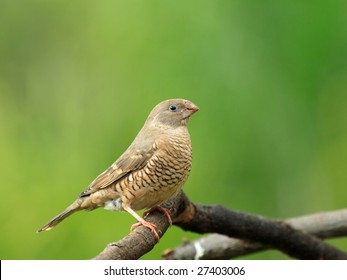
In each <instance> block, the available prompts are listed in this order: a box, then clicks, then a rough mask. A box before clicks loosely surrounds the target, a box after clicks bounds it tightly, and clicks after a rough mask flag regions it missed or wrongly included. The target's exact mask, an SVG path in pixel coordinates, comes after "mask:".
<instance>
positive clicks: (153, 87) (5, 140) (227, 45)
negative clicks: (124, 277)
mask: <svg viewBox="0 0 347 280" xmlns="http://www.w3.org/2000/svg"><path fill="white" fill-rule="evenodd" d="M346 14H347V2H346V1H343V0H332V1H314V2H312V1H299V0H296V1H276V0H266V1H242V0H238V1H231V0H230V1H228V0H225V1H217V0H215V1H209V0H206V1H202V0H199V1H166V0H156V1H152V0H149V1H137V0H131V1H125V0H124V1H114V0H109V1H91V0H88V1H45V0H41V1H40V0H37V1H34V0H27V1H10V0H1V2H0V157H1V161H0V165H1V166H0V176H1V181H2V183H1V201H2V202H1V204H0V209H1V230H0V258H1V259H88V258H92V257H93V256H95V255H96V254H97V253H99V252H100V251H101V250H102V249H103V248H104V247H105V246H106V244H108V243H109V242H111V241H115V240H118V239H120V238H122V237H123V236H124V235H126V234H127V233H128V232H129V228H130V226H131V224H132V223H134V219H133V218H132V217H131V216H130V215H129V214H126V213H112V212H110V211H105V210H100V209H98V210H95V211H93V212H89V213H86V212H80V213H77V214H74V215H73V216H71V217H70V218H69V219H67V220H66V221H64V222H63V223H62V224H61V225H59V226H58V227H57V228H56V229H54V230H52V231H50V232H47V233H41V234H36V233H35V231H36V230H37V229H38V227H40V226H42V225H43V224H44V223H46V222H47V221H48V220H49V219H50V218H52V217H53V216H54V215H56V214H58V212H59V211H61V210H63V209H64V208H65V207H66V206H67V205H68V204H69V203H70V202H72V200H73V199H75V197H76V196H77V195H78V194H79V193H80V192H81V191H82V190H83V189H84V188H85V187H86V186H87V185H88V184H89V183H90V182H91V181H92V180H93V179H94V178H95V177H96V176H97V175H98V174H99V173H101V172H102V171H103V170H105V169H106V168H107V167H108V166H109V165H110V164H111V163H112V162H113V161H114V160H115V159H116V158H117V157H118V156H119V155H120V154H121V153H122V152H123V151H124V150H125V149H126V148H127V146H128V145H129V144H130V143H131V141H132V140H133V138H134V137H135V135H136V133H137V132H138V131H139V129H140V128H141V127H142V125H143V123H144V121H145V118H146V117H147V115H148V113H149V111H150V110H151V109H152V107H153V106H154V105H156V104H157V103H158V102H160V101H162V100H164V99H168V98H174V97H183V98H186V99H190V100H192V101H193V102H194V103H196V104H197V105H198V106H199V107H200V111H199V113H197V114H196V115H194V117H193V118H192V119H191V121H190V123H189V129H190V132H191V136H192V141H193V149H194V160H193V169H192V173H191V176H190V178H189V181H188V183H187V184H186V185H185V191H186V193H187V194H188V196H189V197H190V199H191V200H192V201H194V202H199V203H206V204H222V205H224V206H226V207H229V208H233V209H238V210H241V211H246V212H250V213H256V214H259V215H265V216H269V217H273V218H286V217H291V216H296V215H303V214H309V213H314V212H318V211H326V210H333V209H338V208H343V207H346V200H347V199H346V197H347V189H346V184H347V172H346V170H347V109H346V108H347V92H346V88H347V17H346ZM185 237H188V238H190V239H192V238H197V237H199V235H197V234H192V233H187V232H183V231H182V230H180V229H178V228H176V227H172V228H171V229H170V230H169V231H168V232H167V234H166V235H165V236H164V237H163V239H162V240H161V241H160V243H159V244H158V245H157V246H156V247H155V248H154V250H153V251H152V252H150V253H149V254H148V255H146V256H145V257H144V258H145V259H159V258H160V254H161V253H162V252H163V251H164V250H165V249H167V248H172V247H175V246H177V245H179V244H180V243H181V242H182V239H183V238H185ZM333 244H335V245H337V246H338V247H339V248H341V249H343V250H347V240H346V238H345V239H343V238H342V239H339V240H335V241H333ZM247 258H250V259H264V258H265V259H276V258H278V259H283V258H286V257H285V256H284V255H282V254H280V253H278V252H274V251H271V252H266V253H259V254H254V255H251V256H248V257H247Z"/></svg>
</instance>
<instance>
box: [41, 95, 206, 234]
mask: <svg viewBox="0 0 347 280" xmlns="http://www.w3.org/2000/svg"><path fill="white" fill-rule="evenodd" d="M174 109H175V110H174ZM198 109H199V108H198V107H197V106H196V105H194V104H193V103H192V102H190V101H187V100H184V99H171V100H166V101H163V102H161V103H159V104H158V105H157V106H156V107H154V109H153V110H152V112H151V113H150V115H149V117H148V118H147V120H146V122H145V124H144V126H143V128H142V129H141V130H140V132H139V133H138V135H137V136H136V138H135V139H134V141H133V143H132V144H131V145H130V146H129V148H128V149H127V150H126V151H125V152H124V153H123V154H122V155H121V156H120V157H119V159H118V160H116V161H115V163H113V164H112V165H111V166H110V167H109V168H108V169H107V170H105V171H104V172H103V173H101V174H100V175H99V176H98V177H97V178H96V179H95V180H94V181H93V182H92V183H91V184H90V185H89V186H88V187H87V188H86V190H84V191H83V192H82V193H81V194H80V195H79V197H78V198H77V199H76V200H75V201H74V202H73V203H72V204H71V205H70V206H69V207H68V208H67V209H66V210H65V211H63V212H62V213H61V214H59V215H57V216H56V217H54V218H53V219H52V220H51V221H49V222H48V223H47V224H46V225H45V226H43V227H41V228H40V229H39V230H38V232H40V231H44V230H49V229H51V228H53V227H54V226H55V225H57V224H58V223H59V222H60V221H62V220H63V219H65V218H66V217H68V216H69V215H71V214H72V213H74V212H76V211H79V210H93V209H95V208H98V207H104V208H105V209H109V210H114V211H122V210H125V211H128V212H129V213H130V214H131V215H133V216H134V217H135V218H136V219H137V220H138V221H139V223H140V224H142V225H144V226H146V227H149V228H150V229H151V230H152V232H154V234H155V235H156V237H157V238H159V237H158V235H157V233H156V232H155V230H156V227H155V226H154V225H153V224H151V223H148V222H146V221H145V220H144V219H143V218H141V217H140V216H139V215H138V214H137V213H136V212H135V211H137V210H142V209H151V208H155V207H157V206H159V205H160V204H161V203H163V202H165V201H167V200H168V199H170V198H171V197H174V196H175V195H177V194H178V192H179V191H180V190H181V188H182V186H183V184H184V183H185V182H186V180H187V178H188V176H189V172H190V169H191V163H192V148H191V141H190V135H189V132H188V129H187V126H186V125H187V122H188V120H189V117H190V116H191V115H192V114H194V113H195V112H196V111H197V110H198Z"/></svg>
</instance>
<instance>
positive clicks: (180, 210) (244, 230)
mask: <svg viewBox="0 0 347 280" xmlns="http://www.w3.org/2000/svg"><path fill="white" fill-rule="evenodd" d="M163 206H164V207H166V208H168V209H170V211H171V214H172V218H173V221H174V223H175V224H176V225H178V226H180V227H181V228H182V229H184V230H189V231H193V232H197V233H212V232H214V233H221V234H224V235H228V236H230V237H237V238H242V239H248V240H252V241H256V242H260V243H262V244H264V245H265V246H269V247H272V248H276V249H278V250H281V251H282V252H284V253H286V254H287V255H289V256H291V257H294V258H299V259H347V254H345V253H343V252H341V251H340V250H338V249H336V248H334V247H332V246H330V245H328V244H326V243H324V242H323V241H321V240H319V239H318V238H316V237H314V236H311V235H309V234H306V233H304V232H302V231H299V230H295V229H293V228H292V227H291V226H290V225H289V224H287V223H285V222H282V221H274V220H271V219H267V218H263V217H259V216H254V215H250V214H245V213H241V212H237V211H232V210H228V209H225V208H223V207H221V206H218V205H212V206H210V205H199V204H193V203H191V202H190V201H189V200H188V198H187V197H186V196H185V194H184V193H183V192H181V193H180V194H179V195H178V196H177V197H175V198H174V199H172V200H170V202H168V203H166V204H165V205H163ZM146 220H148V221H150V222H151V223H154V224H156V225H157V226H158V228H159V229H160V231H161V232H162V233H164V232H165V231H166V230H167V228H168V226H169V224H168V221H167V220H166V217H164V216H162V215H161V213H158V212H153V213H151V214H150V215H148V217H147V218H146ZM162 233H160V235H162ZM155 243H156V240H155V239H154V237H153V235H152V234H151V232H150V231H149V230H148V229H147V228H144V227H138V228H137V229H136V231H134V232H131V233H130V234H129V235H128V236H127V237H125V238H123V239H122V240H120V241H118V242H116V243H111V244H109V245H108V246H107V247H106V248H105V250H104V251H103V252H102V253H101V254H99V255H98V256H96V257H95V259H137V258H139V257H140V256H142V255H143V254H145V253H146V252H148V251H150V250H151V249H152V248H153V246H154V245H155Z"/></svg>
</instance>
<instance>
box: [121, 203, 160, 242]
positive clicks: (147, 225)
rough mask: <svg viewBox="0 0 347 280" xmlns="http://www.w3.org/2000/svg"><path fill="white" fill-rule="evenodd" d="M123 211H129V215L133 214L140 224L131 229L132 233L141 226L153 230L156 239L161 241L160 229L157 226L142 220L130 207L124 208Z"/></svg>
mask: <svg viewBox="0 0 347 280" xmlns="http://www.w3.org/2000/svg"><path fill="white" fill-rule="evenodd" d="M123 209H124V210H125V211H127V212H128V213H129V214H131V215H132V216H133V217H134V218H135V219H136V220H137V221H138V223H136V224H133V225H132V226H131V228H130V230H131V231H133V230H135V229H136V228H137V227H139V226H141V225H142V226H145V227H147V228H149V229H150V230H151V232H152V233H153V235H154V237H155V238H156V239H157V240H158V241H159V239H160V237H159V234H158V232H157V231H158V228H157V226H156V225H155V224H152V223H150V222H147V221H145V220H144V219H143V218H141V217H140V216H139V215H138V214H137V213H136V212H135V211H134V210H133V209H131V208H130V207H129V206H124V205H123Z"/></svg>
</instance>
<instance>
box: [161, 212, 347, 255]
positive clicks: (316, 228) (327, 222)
mask: <svg viewBox="0 0 347 280" xmlns="http://www.w3.org/2000/svg"><path fill="white" fill-rule="evenodd" d="M285 222H286V223H288V224H289V225H291V226H292V227H293V228H295V229H297V230H301V231H304V232H306V233H309V234H312V235H314V236H316V237H319V238H332V237H341V236H347V209H342V210H338V211H330V212H322V213H315V214H312V215H307V216H302V217H296V218H291V219H287V220H285ZM268 248H269V247H268V246H265V245H263V244H261V243H256V242H252V241H247V240H241V239H236V238H232V237H228V236H225V235H220V234H210V235H208V236H206V237H203V238H200V239H197V240H194V241H191V242H187V241H185V242H184V244H183V245H181V246H178V247H176V248H174V249H172V250H167V251H166V252H165V253H164V255H163V257H164V258H165V259H181V260H182V259H183V260H187V259H190V260H192V259H230V258H235V257H239V256H242V255H246V254H250V253H254V252H258V251H261V250H266V249H268Z"/></svg>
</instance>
